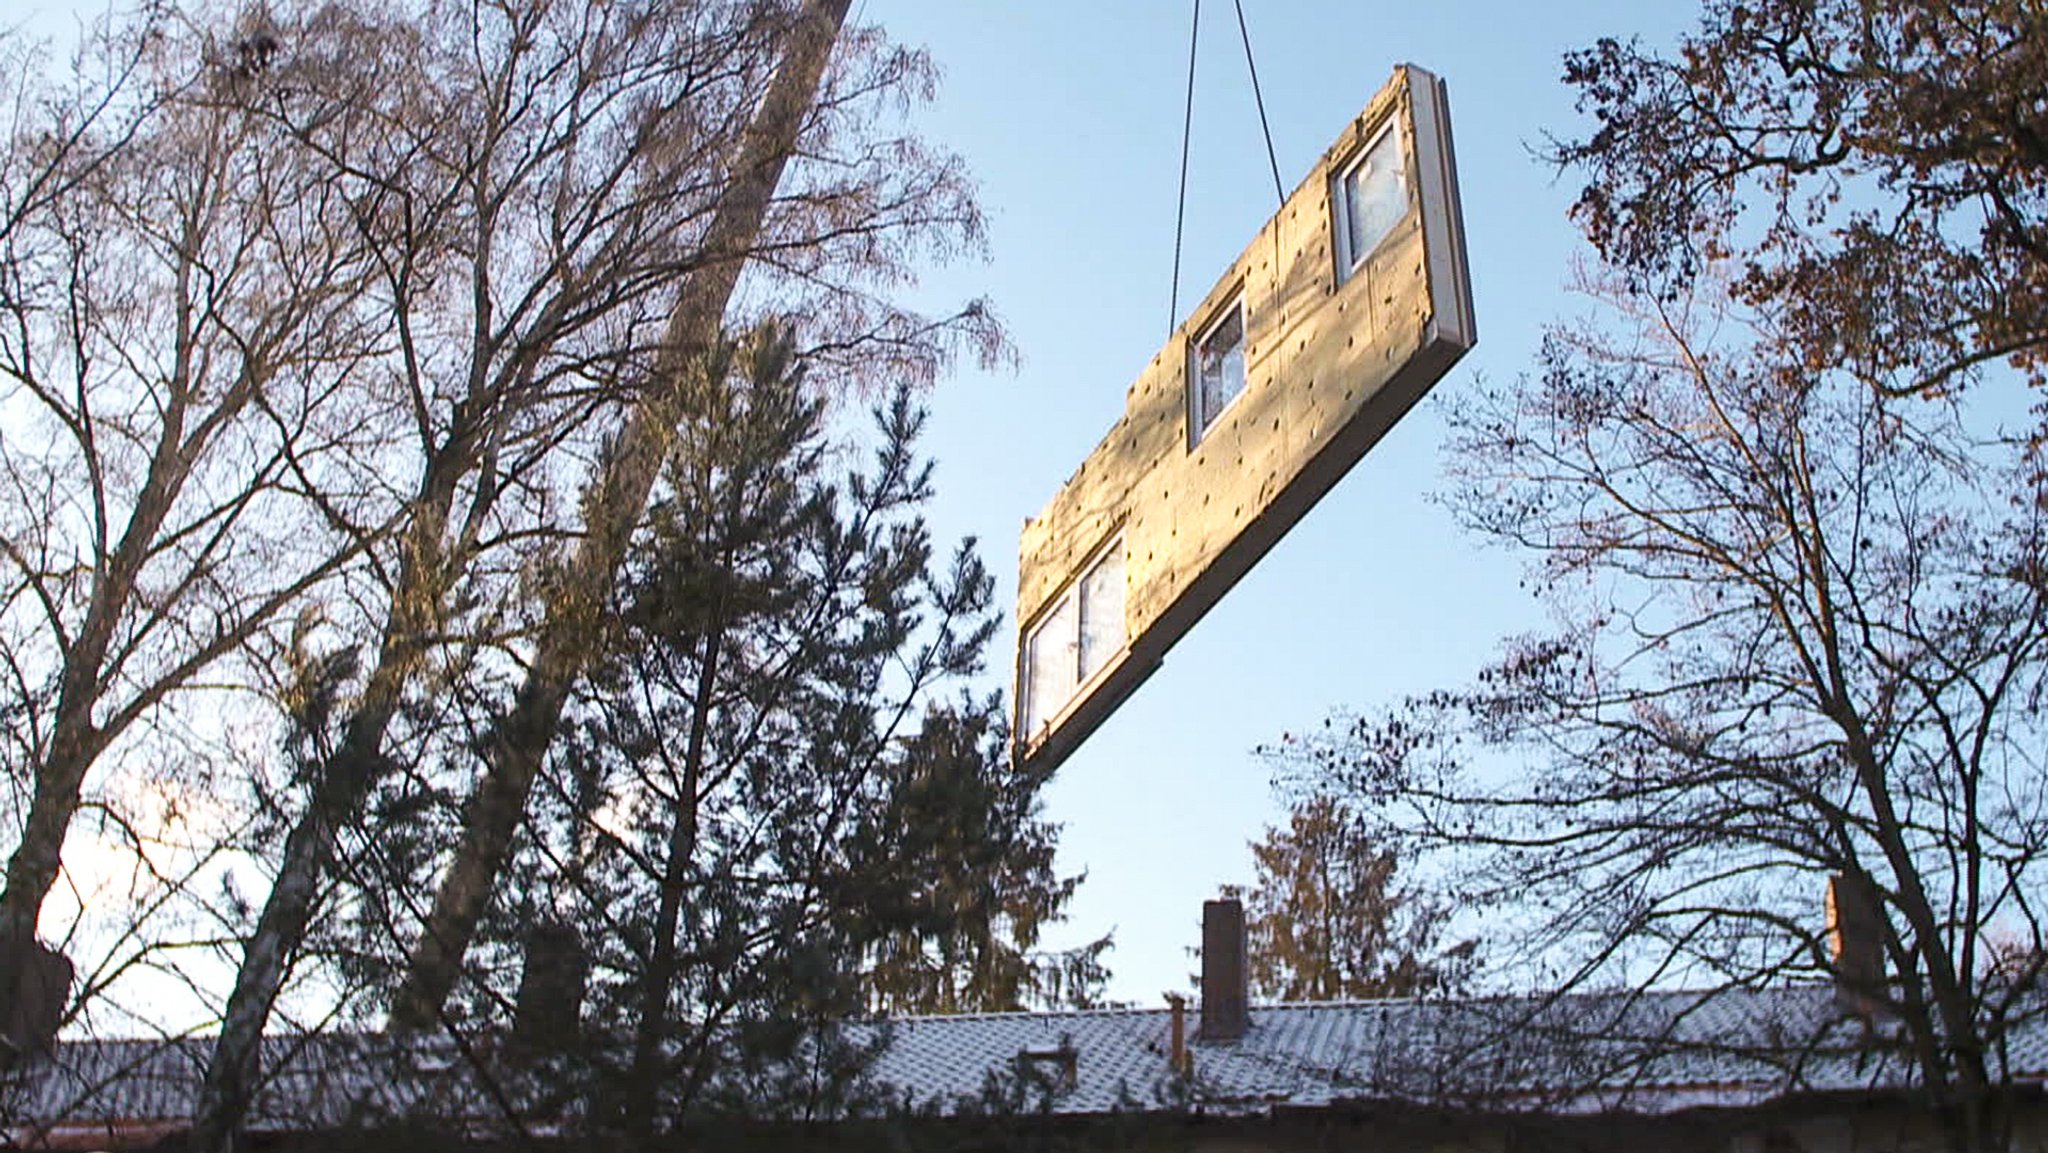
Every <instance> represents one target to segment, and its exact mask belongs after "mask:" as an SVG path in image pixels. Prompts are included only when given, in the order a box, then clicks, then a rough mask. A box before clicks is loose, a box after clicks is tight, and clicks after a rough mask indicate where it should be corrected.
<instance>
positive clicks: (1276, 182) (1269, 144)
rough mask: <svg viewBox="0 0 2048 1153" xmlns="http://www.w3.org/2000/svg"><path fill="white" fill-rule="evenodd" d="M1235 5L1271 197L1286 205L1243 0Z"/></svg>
mask: <svg viewBox="0 0 2048 1153" xmlns="http://www.w3.org/2000/svg"><path fill="white" fill-rule="evenodd" d="M1231 3H1233V4H1235V5H1237V34H1238V36H1239V37H1240V38H1241V39H1243V40H1244V66H1245V70H1246V71H1248V72H1250V73H1251V74H1252V99H1253V100H1255V101H1257V102H1258V105H1259V131H1260V132H1263V133H1265V135H1266V163H1267V164H1270V165H1272V166H1273V199H1274V200H1276V201H1278V202H1279V204H1280V207H1282V208H1285V207H1287V192H1286V190H1285V189H1283V188H1281V186H1280V158H1279V157H1277V156H1275V155H1274V154H1273V127H1272V125H1270V124H1267V123H1266V97H1265V95H1264V94H1263V93H1261V92H1260V91H1259V66H1258V65H1257V64H1255V63H1253V62H1252V34H1251V31H1250V29H1248V28H1246V27H1245V24H1244V0H1231Z"/></svg>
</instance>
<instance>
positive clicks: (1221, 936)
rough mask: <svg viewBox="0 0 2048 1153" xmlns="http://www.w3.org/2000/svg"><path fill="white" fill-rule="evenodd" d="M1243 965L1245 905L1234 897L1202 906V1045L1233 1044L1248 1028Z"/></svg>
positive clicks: (1246, 973) (1246, 991)
mask: <svg viewBox="0 0 2048 1153" xmlns="http://www.w3.org/2000/svg"><path fill="white" fill-rule="evenodd" d="M1249 977H1250V973H1249V972H1248V970H1247V966H1246V964H1245V939H1244V905H1243V904H1242V903H1240V902H1239V901H1238V899H1237V898H1235V897H1225V898H1223V899H1221V900H1217V901H1204V902H1203V903H1202V1029H1201V1032H1200V1034H1198V1036H1199V1037H1200V1039H1201V1040H1204V1041H1235V1040H1237V1039H1238V1038H1239V1037H1242V1036H1244V1033H1245V1030H1246V1029H1248V1028H1250V1027H1251V1010H1250V996H1249V989H1248V986H1247V984H1246V982H1247V980H1248V979H1249Z"/></svg>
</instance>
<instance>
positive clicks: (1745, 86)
mask: <svg viewBox="0 0 2048 1153" xmlns="http://www.w3.org/2000/svg"><path fill="white" fill-rule="evenodd" d="M2044 75H2048V14H2044V13H2043V12H2042V10H2041V7H2040V6H2039V5H2038V4H2034V3H2032V2H2031V0H1954V2H1950V3H1942V4H1919V3H1904V2H1899V0H1818V2H1809V0H1709V2H1708V3H1706V4H1704V5H1702V6H1701V13H1700V21H1699V26H1698V27H1697V28H1696V29H1695V30H1693V31H1692V32H1690V33H1688V34H1687V35H1686V36H1684V38H1683V39H1682V40H1681V42H1680V43H1679V44H1677V45H1675V46H1674V48H1673V49H1672V50H1668V51H1667V50H1663V49H1661V48H1658V47H1652V46H1648V45H1644V44H1639V43H1636V42H1633V41H1630V42H1622V41H1619V40H1613V39H1606V40H1601V41H1599V42H1598V43H1596V44H1594V45H1593V46H1591V47H1589V48H1585V49H1582V50H1580V51H1577V52H1573V53H1571V54H1569V55H1568V56H1567V57H1566V59H1565V80H1566V82H1567V83H1569V84H1571V85H1572V86H1573V87H1575V88H1577V89H1578V91H1579V101H1580V106H1581V108H1582V109H1584V110H1585V111H1587V112H1589V113H1591V114H1592V118H1593V119H1592V122H1593V124H1594V127H1593V128H1592V129H1591V130H1590V131H1589V132H1588V133H1587V134H1586V135H1585V136H1584V137H1583V138H1580V139H1569V140H1566V141H1564V142H1562V143H1560V144H1559V145H1558V146H1557V148H1556V150H1555V153H1554V156H1555V159H1556V160H1557V161H1559V163H1560V164H1561V165H1563V166H1565V167H1568V168H1572V169H1576V170H1578V171H1579V172H1581V173H1583V174H1584V175H1585V176H1586V178H1587V183H1586V185H1585V188H1584V190H1583V191H1582V192H1581V194H1580V196H1579V200H1578V203H1577V205H1576V206H1575V209H1574V215H1575V216H1576V217H1577V219H1578V220H1579V222H1580V223H1581V224H1582V225H1584V227H1585V229H1586V232H1587V236H1588V238H1589V239H1590V240H1591V241H1592V242H1593V244H1594V246H1595V247H1596V248H1597V249H1598V250H1599V252H1600V254H1601V256H1602V258H1603V259H1606V260H1609V261H1611V262H1613V264H1614V265H1615V266H1616V267H1617V268H1619V269H1622V270H1625V271H1626V272H1627V274H1628V275H1630V276H1632V277H1634V278H1636V280H1637V282H1638V283H1639V284H1641V285H1645V286H1651V287H1675V288H1679V289H1682V288H1683V286H1684V285H1685V284H1687V283H1688V282H1689V281H1690V280H1691V279H1692V277H1693V276H1694V275H1695V274H1696V273H1697V272H1698V271H1699V269H1701V268H1702V267H1703V266H1704V265H1705V264H1708V263H1712V262H1715V261H1717V260H1721V259H1723V258H1726V257H1729V256H1735V257H1737V258H1739V264H1740V267H1741V271H1740V272H1739V273H1738V274H1737V275H1736V283H1735V286H1734V287H1735V291H1736V293H1737V294H1738V295H1739V296H1740V297H1741V298H1742V299H1744V300H1745V301H1747V302H1749V303H1751V304H1754V305H1756V306H1758V307H1768V308H1771V309H1773V310H1775V311H1776V312H1777V314H1778V323H1779V324H1780V325H1782V326H1783V327H1784V328H1785V329H1786V330H1787V331H1788V332H1790V331H1796V332H1797V333H1798V335H1799V337H1800V338H1801V339H1802V340H1803V341H1804V342H1805V344H1806V346H1807V347H1808V348H1809V349H1810V350H1812V352H1813V353H1814V355H1815V356H1816V357H1817V363H1824V364H1831V365H1835V366H1837V367H1848V366H1851V365H1866V366H1870V367H1871V368H1874V369H1875V370H1876V371H1877V372H1878V373H1880V374H1882V375H1883V376H1885V377H1886V379H1887V383H1888V386H1889V387H1892V388H1895V389H1898V390H1901V391H1926V392H1929V393H1934V394H1940V393H1946V392H1952V391H1954V390H1956V389H1958V388H1961V387H1963V386H1965V385H1967V384H1969V383H1970V382H1971V381H1972V380H1973V379H1975V378H1976V377H1977V376H1978V375H1979V374H1980V373H1982V372H1983V370H1984V369H1985V368H1986V367H1987V366H1991V365H1995V364H1998V363H1999V362H2001V361H2003V362H2009V363H2011V364H2014V365H2017V366H2019V367H2020V368H2022V369H2023V370H2024V371H2026V372H2028V373H2029V374H2030V376H2031V377H2032V379H2033V380H2034V381H2035V383H2037V384H2038V383H2040V382H2041V381H2042V380H2043V379H2044V369H2048V292H2044V291H2043V289H2042V285H2043V283H2044V277H2048V147H2044V146H2043V143H2042V141H2043V131H2042V125H2041V99H2042V95H2043V93H2042V86H2041V78H2042V77H2043V76H2044Z"/></svg>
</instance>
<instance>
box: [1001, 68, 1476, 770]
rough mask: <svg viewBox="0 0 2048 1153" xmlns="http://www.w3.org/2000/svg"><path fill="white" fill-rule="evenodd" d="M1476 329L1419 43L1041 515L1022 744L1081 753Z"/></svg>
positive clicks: (1029, 541) (1045, 752)
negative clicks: (1412, 59) (1417, 58)
mask: <svg viewBox="0 0 2048 1153" xmlns="http://www.w3.org/2000/svg"><path fill="white" fill-rule="evenodd" d="M1477 339H1478V331H1477V329H1476V327H1475V325H1474V321H1473V316H1472V285H1471V277H1470V273H1469V271H1468V269H1467V267H1466V263H1465V230H1464V224H1463V221H1462V220H1461V219H1460V213H1459V207H1458V183H1457V167H1456V164H1455V161H1454V158H1453V155H1452V150H1451V122H1450V106H1449V103H1448V101H1447V99H1446V97H1445V94H1444V85H1443V82H1442V81H1441V80H1439V79H1437V77H1435V76H1434V75H1432V74H1430V73H1429V72H1427V71H1424V70H1423V69H1421V68H1417V67H1415V66H1414V65H1403V66H1401V67H1399V68H1397V69H1395V71H1394V76H1393V79H1392V80H1390V81H1388V82H1387V85H1386V87H1384V88H1382V89H1380V91H1379V92H1378V93H1377V94H1376V95H1374V97H1373V98H1372V101H1371V103H1369V104H1367V105H1366V107H1365V110H1364V111H1363V112H1361V113H1359V115H1358V116H1357V118H1356V119H1354V120H1353V121H1352V122H1351V123H1350V124H1349V125H1347V126H1346V127H1345V129H1344V131H1343V133H1342V134H1341V135H1339V136H1338V138H1337V140H1336V141H1335V142H1334V143H1333V144H1331V145H1330V147H1329V149H1328V150H1327V151H1325V152H1324V153H1323V156H1322V158H1321V159H1320V160H1318V161H1317V162H1316V165H1315V167H1314V168H1313V169H1312V170H1311V171H1310V172H1309V173H1308V175H1307V177H1306V178H1305V179H1303V180H1302V182H1301V184H1300V185H1299V186H1298V187H1296V188H1295V190H1294V193H1293V195H1291V196H1289V197H1288V199H1287V203H1286V204H1284V205H1283V206H1282V207H1281V210H1280V211H1279V212H1278V213H1276V214H1275V215H1274V216H1273V218H1272V219H1271V220H1268V221H1267V222H1266V225H1265V227H1263V228H1261V229H1260V230H1259V234H1258V235H1257V236H1256V237H1255V238H1254V239H1253V240H1252V242H1251V244H1250V245H1249V246H1248V247H1247V248H1246V249H1245V251H1244V253H1243V255H1241V256H1239V257H1238V259H1237V260H1236V261H1235V262H1234V263H1233V264H1232V265H1231V267H1230V268H1229V269H1227V270H1225V272H1224V273H1223V275H1222V276H1221V277H1219V278H1218V280H1217V282H1216V286H1215V287H1214V288H1213V289H1211V290H1210V292H1209V295H1208V297H1207V298H1205V299H1204V300H1203V301H1202V302H1201V303H1200V304H1199V305H1197V306H1196V307H1195V308H1194V310H1193V311H1191V312H1190V313H1189V314H1188V315H1187V316H1186V317H1183V318H1182V321H1181V325H1180V327H1179V328H1178V329H1177V330H1176V331H1175V332H1174V335H1173V338H1172V340H1171V341H1169V342H1168V344H1167V346H1166V348H1165V349H1163V350H1161V352H1160V354H1159V355H1158V356H1157V357H1155V358H1154V359H1153V361H1152V362H1151V364H1150V365H1149V366H1148V367H1147V369H1146V371H1145V373H1144V374H1143V375H1142V376H1141V377H1140V378H1139V380H1138V381H1137V383H1135V384H1133V385H1132V386H1131V388H1130V390H1129V392H1128V393H1126V395H1125V400H1124V405H1125V410H1124V416H1123V419H1122V420H1120V421H1119V422H1118V423H1117V426H1116V427H1115V428H1114V429H1112V430H1111V431H1110V434H1109V435H1108V436H1107V437H1105V438H1104V439H1103V441H1102V443H1101V444H1099V445H1097V446H1096V447H1095V449H1094V451H1093V452H1091V453H1090V454H1089V456H1088V459H1087V460H1086V461H1085V462H1083V463H1082V466H1081V467H1080V468H1079V469H1077V470H1075V472H1074V474H1073V476H1072V477H1071V478H1070V479H1069V480H1068V481H1067V483H1066V485H1065V486H1064V487H1062V488H1061V489H1060V491H1059V493H1058V494H1057V495H1055V496H1054V497H1053V499H1052V502H1051V503H1050V504H1048V505H1047V506H1046V508H1045V511H1043V512H1041V513H1040V514H1039V515H1038V516H1036V517H1033V518H1032V519H1031V520H1029V521H1027V522H1026V523H1025V526H1024V535H1023V540H1022V542H1021V545H1020V549H1019V553H1020V557H1019V566H1018V581H1017V589H1018V594H1017V598H1018V603H1017V620H1018V621H1019V622H1020V627H1019V628H1018V630H1017V635H1018V651H1017V664H1016V669H1017V682H1016V684H1017V692H1016V695H1015V703H1016V716H1015V718H1014V721H1015V733H1016V746H1015V753H1016V757H1017V759H1018V760H1019V762H1020V763H1022V764H1026V765H1029V766H1030V767H1032V768H1034V769H1038V770H1049V769H1051V768H1052V767H1054V766H1056V765H1057V764H1058V763H1059V762H1060V761H1062V760H1064V759H1065V758H1066V757H1067V756H1068V755H1069V754H1070V753H1072V752H1073V751H1074V749H1075V748H1076V747H1077V746H1078V745H1079V744H1080V743H1081V741H1082V740H1084V739H1086V737H1087V736H1088V734H1089V733H1090V732H1092V731H1094V729H1095V727H1096V726H1097V725H1100V724H1101V723H1102V722H1103V720H1104V719H1106V718H1107V717H1108V716H1109V714H1110V713H1112V712H1114V711H1115V709H1116V707H1117V705H1119V704H1121V703H1122V702H1123V701H1124V699H1125V698H1126V697H1128V696H1130V695H1131V693H1132V692H1134V691H1136V689H1137V687H1138V686H1139V685H1140V684H1142V683H1144V680H1145V678H1146V677H1148V676H1150V675H1151V673H1152V670H1154V669H1156V668H1158V667H1159V664H1160V662H1161V660H1163V659H1164V658H1165V655H1166V652H1167V650H1168V649H1170V648H1172V647H1173V645H1174V642H1176V641H1178V640H1179V639H1180V638H1181V637H1182V636H1184V635H1185V634H1186V633H1187V631H1188V630H1189V629H1190V628H1192V627H1194V624H1195V622H1196V621H1198V620H1200V619H1201V618H1202V615H1203V614H1204V613H1206V612H1208V611H1209V609H1210V608H1211V607H1212V606H1214V605H1215V604H1216V602H1217V601H1219V600H1221V599H1222V597H1223V594H1224V593H1226V592H1228V591H1230V588H1231V586H1232V585H1235V584H1236V583H1237V581H1238V580H1239V578H1241V577H1243V576H1244V574H1245V573H1246V572H1248V571H1250V569H1251V567H1252V565H1253V564H1255V563H1257V562H1258V559H1259V558H1260V557H1262V556H1264V555H1265V554H1266V551H1267V550H1268V549H1270V548H1272V547H1273V545H1274V544H1275V543H1277V542H1278V541H1279V540H1280V538H1281V537H1282V536H1284V535H1286V533H1287V530H1288V529H1290V528H1292V527H1294V525H1295V523H1296V522H1298V521H1300V520H1301V518H1302V517H1303V516H1305V515H1306V514H1307V513H1308V510H1309V509H1310V508H1312V507H1314V505H1315V503H1316V501H1318V500H1320V499H1322V496H1323V494H1324V493H1326V492H1328V491H1330V489H1331V488H1332V487H1333V486H1334V485H1335V484H1336V483H1337V482H1338V481H1339V480H1341V479H1342V478H1343V476H1344V474H1345V473H1347V472H1349V471H1350V470H1351V467H1352V466H1353V465H1355V464H1357V463H1358V461H1359V460H1360V459H1362V458H1363V457H1364V456H1365V454H1366V453H1367V452H1368V451H1369V450H1371V448H1372V446H1373V445H1374V444H1376V443H1378V442H1379V439H1380V438H1381V437H1382V436H1384V435H1386V432H1387V430H1388V429H1390V428H1392V427H1393V425H1394V423H1395V422H1396V421H1398V420H1399V419H1400V418H1401V416H1402V415H1403V414H1405V413H1406V412H1407V411H1408V410H1409V409H1410V408H1412V407H1413V406H1414V404H1415V402H1416V401H1418V400H1420V399H1421V398H1422V396H1423V394H1424V393H1427V392H1428V391H1429V390H1430V388H1431V387H1432V386H1434V385H1435V384H1436V382H1437V381H1439V380H1441V379H1442V378H1443V376H1444V374H1445V373H1447V372H1449V371H1450V369H1451V366H1452V365H1454V364H1456V363H1457V362H1458V359H1459V358H1460V357H1462V356H1463V355H1464V354H1465V351H1466V350H1467V349H1469V348H1471V347H1472V345H1473V343H1474V342H1475V341H1476V340H1477ZM1316 381H1321V382H1323V385H1324V387H1323V388H1321V389H1316V388H1315V387H1313V382H1316Z"/></svg>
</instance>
